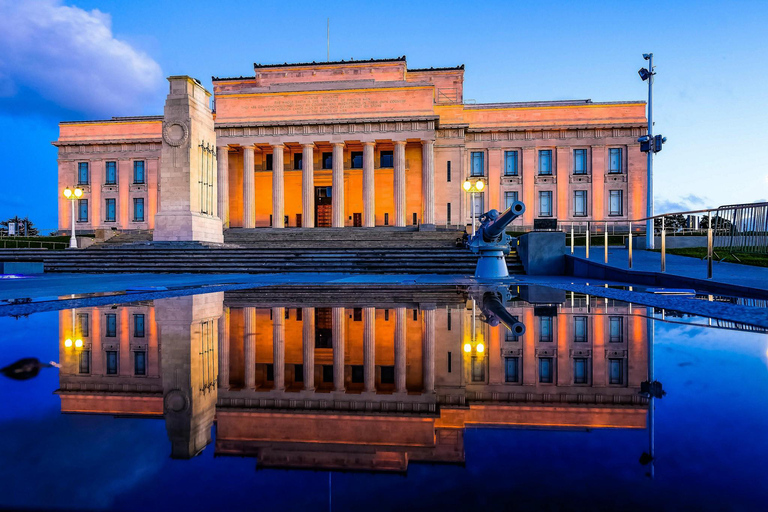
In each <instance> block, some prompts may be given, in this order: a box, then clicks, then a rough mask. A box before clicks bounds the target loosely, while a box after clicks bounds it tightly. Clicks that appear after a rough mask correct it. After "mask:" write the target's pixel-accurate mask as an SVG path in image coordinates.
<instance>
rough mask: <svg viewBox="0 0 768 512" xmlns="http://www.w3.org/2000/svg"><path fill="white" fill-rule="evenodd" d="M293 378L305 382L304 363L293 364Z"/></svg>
mask: <svg viewBox="0 0 768 512" xmlns="http://www.w3.org/2000/svg"><path fill="white" fill-rule="evenodd" d="M293 380H294V381H295V382H304V365H303V364H295V365H293Z"/></svg>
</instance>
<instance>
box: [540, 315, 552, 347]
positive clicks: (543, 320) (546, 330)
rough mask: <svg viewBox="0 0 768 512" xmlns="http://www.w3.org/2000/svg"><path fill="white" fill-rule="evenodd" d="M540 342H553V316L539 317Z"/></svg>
mask: <svg viewBox="0 0 768 512" xmlns="http://www.w3.org/2000/svg"><path fill="white" fill-rule="evenodd" d="M539 341H542V342H549V341H552V317H551V316H540V317H539Z"/></svg>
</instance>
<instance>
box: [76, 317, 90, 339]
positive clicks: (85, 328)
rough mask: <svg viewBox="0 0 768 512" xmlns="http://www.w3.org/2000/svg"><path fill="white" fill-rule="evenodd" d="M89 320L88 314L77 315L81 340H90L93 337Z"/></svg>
mask: <svg viewBox="0 0 768 512" xmlns="http://www.w3.org/2000/svg"><path fill="white" fill-rule="evenodd" d="M89 319H90V315H88V313H78V314H77V327H78V329H79V330H80V337H81V338H88V337H89V336H90V335H91V325H90V322H89Z"/></svg>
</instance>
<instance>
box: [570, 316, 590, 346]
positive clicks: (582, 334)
mask: <svg viewBox="0 0 768 512" xmlns="http://www.w3.org/2000/svg"><path fill="white" fill-rule="evenodd" d="M573 341H575V342H576V343H586V341H587V317H585V316H575V317H573Z"/></svg>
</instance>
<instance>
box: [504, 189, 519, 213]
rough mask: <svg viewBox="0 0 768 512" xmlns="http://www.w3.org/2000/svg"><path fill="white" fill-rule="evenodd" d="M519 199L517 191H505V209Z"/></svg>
mask: <svg viewBox="0 0 768 512" xmlns="http://www.w3.org/2000/svg"><path fill="white" fill-rule="evenodd" d="M516 201H517V191H516V190H513V191H511V192H504V209H507V208H509V207H510V206H512V205H513V204H514V203H515V202H516Z"/></svg>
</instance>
